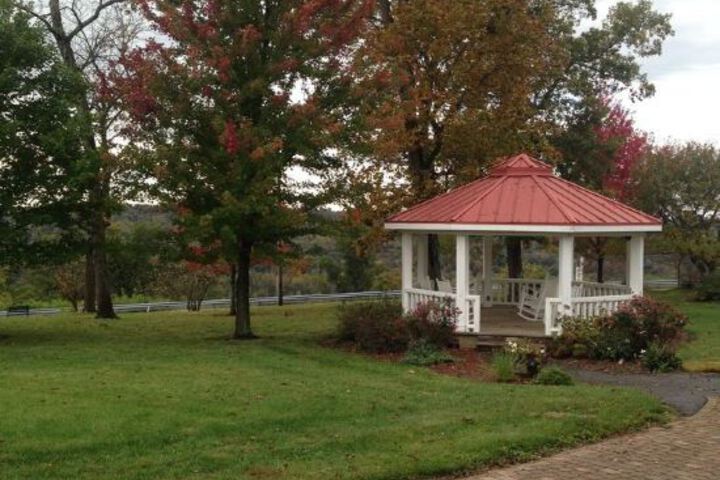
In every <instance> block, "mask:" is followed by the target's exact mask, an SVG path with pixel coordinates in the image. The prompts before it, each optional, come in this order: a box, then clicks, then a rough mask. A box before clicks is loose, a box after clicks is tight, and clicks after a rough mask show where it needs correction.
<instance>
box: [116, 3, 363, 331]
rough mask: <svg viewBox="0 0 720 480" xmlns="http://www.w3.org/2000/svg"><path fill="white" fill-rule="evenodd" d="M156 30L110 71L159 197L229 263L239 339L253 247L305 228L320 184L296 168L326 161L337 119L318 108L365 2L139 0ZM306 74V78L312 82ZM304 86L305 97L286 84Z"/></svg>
mask: <svg viewBox="0 0 720 480" xmlns="http://www.w3.org/2000/svg"><path fill="white" fill-rule="evenodd" d="M138 4H139V5H140V7H141V8H142V9H143V12H144V14H145V16H146V17H147V19H148V20H149V21H150V22H151V23H152V24H153V26H154V28H156V29H157V30H158V31H159V32H160V34H161V35H162V36H163V42H162V43H159V42H157V41H150V42H148V44H147V45H146V46H144V47H142V48H139V49H136V50H134V51H133V52H131V53H129V54H128V55H127V56H126V57H125V58H124V59H123V61H122V63H121V65H122V66H123V67H124V68H125V69H126V75H125V76H124V77H122V78H118V80H117V83H116V85H117V88H119V89H120V91H122V92H123V95H124V98H125V101H126V104H127V105H128V106H129V109H130V111H131V113H132V115H133V119H134V121H135V126H136V128H135V129H134V130H133V131H132V132H130V133H131V134H132V136H133V138H134V139H135V140H136V142H138V148H140V149H142V148H143V147H145V146H146V147H147V148H145V149H144V150H143V151H142V152H141V153H142V154H144V155H146V156H147V157H148V158H150V159H152V160H151V161H152V163H153V164H154V165H155V168H154V171H155V174H156V179H157V182H158V186H159V191H160V194H161V195H162V196H163V198H164V199H165V200H166V201H168V202H170V203H173V204H175V205H176V206H177V207H178V210H179V211H180V212H181V214H180V215H179V224H180V227H181V228H182V229H184V230H185V231H186V232H188V234H191V233H192V234H195V235H197V237H198V240H200V242H201V243H207V242H206V241H207V240H210V239H219V241H220V242H221V243H222V247H221V248H222V251H223V252H224V253H223V254H224V255H227V256H228V258H227V260H228V261H229V262H231V263H233V264H234V265H235V271H236V273H237V278H236V281H235V284H236V288H235V291H236V299H237V300H236V301H237V308H236V315H235V332H234V336H235V338H252V337H254V335H253V332H252V329H251V325H250V309H249V292H250V290H249V287H250V285H249V280H250V278H249V271H250V260H251V254H252V251H253V249H254V248H258V247H262V246H268V245H273V246H274V245H277V243H278V242H280V241H283V240H288V239H290V238H291V237H293V236H295V235H297V234H298V233H303V232H305V231H307V223H308V222H307V220H308V218H307V215H306V214H305V213H304V211H306V210H307V208H308V207H310V206H314V200H316V197H317V195H316V194H315V193H314V192H312V191H302V190H299V189H296V188H293V185H292V184H291V183H290V181H289V180H287V179H286V178H287V177H286V175H285V174H286V172H287V170H288V169H289V168H292V167H301V168H305V169H307V170H309V171H314V170H317V169H320V168H322V167H323V166H324V156H323V155H321V153H322V152H323V149H324V148H325V147H326V145H327V142H328V139H329V138H330V134H331V132H332V131H333V130H334V129H335V128H336V126H335V125H334V124H333V123H331V122H330V121H328V120H326V119H325V118H324V110H323V109H321V108H319V107H320V104H321V102H322V94H323V93H324V89H323V81H324V80H325V79H326V78H327V77H328V76H329V75H332V74H334V71H335V69H336V62H337V61H338V60H337V58H338V57H337V56H336V55H337V54H339V53H341V51H342V49H343V47H344V46H345V45H346V44H347V42H349V41H350V40H352V39H353V38H354V35H355V32H356V31H357V30H358V28H359V27H360V26H362V24H363V22H364V19H365V17H366V16H367V14H368V11H369V8H370V7H371V6H372V2H371V1H352V0H345V1H336V0H320V1H317V0H316V1H300V0H295V1H286V0H283V1H279V0H270V1H267V0H266V1H259V0H232V1H225V2H220V1H214V0H209V1H190V0H186V1H183V2H176V1H170V0H167V1H164V0H161V1H153V2H150V1H141V2H139V3H138ZM310 85H312V86H313V87H312V88H311V87H309V86H310ZM297 89H300V90H304V93H305V95H304V97H303V98H302V99H301V100H297V99H295V100H294V99H293V98H292V93H293V91H296V90H297Z"/></svg>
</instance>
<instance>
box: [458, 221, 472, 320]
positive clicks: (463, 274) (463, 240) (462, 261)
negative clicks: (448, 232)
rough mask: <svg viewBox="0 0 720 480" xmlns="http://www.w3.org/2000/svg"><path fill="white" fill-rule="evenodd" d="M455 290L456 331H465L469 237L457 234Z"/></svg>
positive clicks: (468, 284)
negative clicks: (458, 311) (457, 311)
mask: <svg viewBox="0 0 720 480" xmlns="http://www.w3.org/2000/svg"><path fill="white" fill-rule="evenodd" d="M455 285H456V286H457V288H456V292H455V301H456V306H457V308H458V309H460V315H459V317H458V331H459V332H460V333H465V332H467V325H468V302H467V296H468V293H469V291H470V237H469V236H468V235H462V234H458V235H457V236H456V237H455Z"/></svg>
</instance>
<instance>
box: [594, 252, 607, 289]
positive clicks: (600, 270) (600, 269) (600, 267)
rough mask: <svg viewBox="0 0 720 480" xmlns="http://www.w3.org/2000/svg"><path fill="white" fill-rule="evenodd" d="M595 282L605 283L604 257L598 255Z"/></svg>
mask: <svg viewBox="0 0 720 480" xmlns="http://www.w3.org/2000/svg"><path fill="white" fill-rule="evenodd" d="M595 280H596V281H597V282H598V283H605V255H604V254H603V253H599V254H598V256H597V275H596V277H595Z"/></svg>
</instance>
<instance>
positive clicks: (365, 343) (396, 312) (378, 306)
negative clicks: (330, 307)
mask: <svg viewBox="0 0 720 480" xmlns="http://www.w3.org/2000/svg"><path fill="white" fill-rule="evenodd" d="M338 320H339V329H338V338H339V339H340V340H342V341H348V342H354V343H355V344H356V345H357V347H358V348H359V349H360V350H362V351H365V352H370V353H390V352H402V351H404V350H405V349H406V348H407V345H408V342H409V340H410V335H409V332H408V329H407V324H406V322H405V320H404V318H403V316H402V310H401V308H400V304H399V303H398V302H396V301H390V300H383V301H379V302H362V303H349V304H344V305H343V306H342V307H341V308H340V309H339V313H338Z"/></svg>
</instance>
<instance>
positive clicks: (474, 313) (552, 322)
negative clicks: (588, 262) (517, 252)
mask: <svg viewBox="0 0 720 480" xmlns="http://www.w3.org/2000/svg"><path fill="white" fill-rule="evenodd" d="M544 283H545V280H539V279H526V278H501V279H493V282H492V287H491V288H490V289H489V291H486V290H485V288H484V285H483V282H482V281H478V282H477V283H476V284H475V285H474V286H473V288H472V292H473V294H472V295H468V296H467V297H466V302H465V305H464V306H461V305H457V295H456V293H455V292H454V291H453V292H440V291H434V290H424V289H420V288H411V289H407V290H405V291H404V292H403V295H405V296H406V302H407V303H406V304H407V308H408V309H409V310H413V309H415V308H416V307H417V305H419V304H421V303H425V302H429V301H442V300H443V299H446V298H450V299H452V301H453V303H455V305H456V306H457V308H459V309H460V311H461V312H467V315H461V317H460V319H459V322H458V326H457V331H458V332H460V333H479V332H480V311H481V305H519V304H520V295H521V292H522V291H523V290H524V289H531V290H536V291H537V290H538V289H541V288H542V286H543V285H544ZM572 286H573V288H572V295H573V297H572V300H571V302H570V305H566V306H562V305H561V302H560V299H559V298H557V297H547V298H545V311H544V322H545V334H546V335H553V334H559V333H560V332H561V328H562V327H561V319H562V318H563V317H567V316H571V317H577V318H587V319H589V318H592V317H596V316H598V315H604V314H607V313H612V312H614V311H615V310H617V309H618V307H619V306H620V305H621V304H622V303H624V302H627V301H628V300H630V299H632V294H631V292H630V288H629V287H628V286H627V285H620V284H614V283H596V282H584V281H575V282H573V284H572ZM549 294H551V295H553V294H555V292H552V291H551V292H549Z"/></svg>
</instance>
